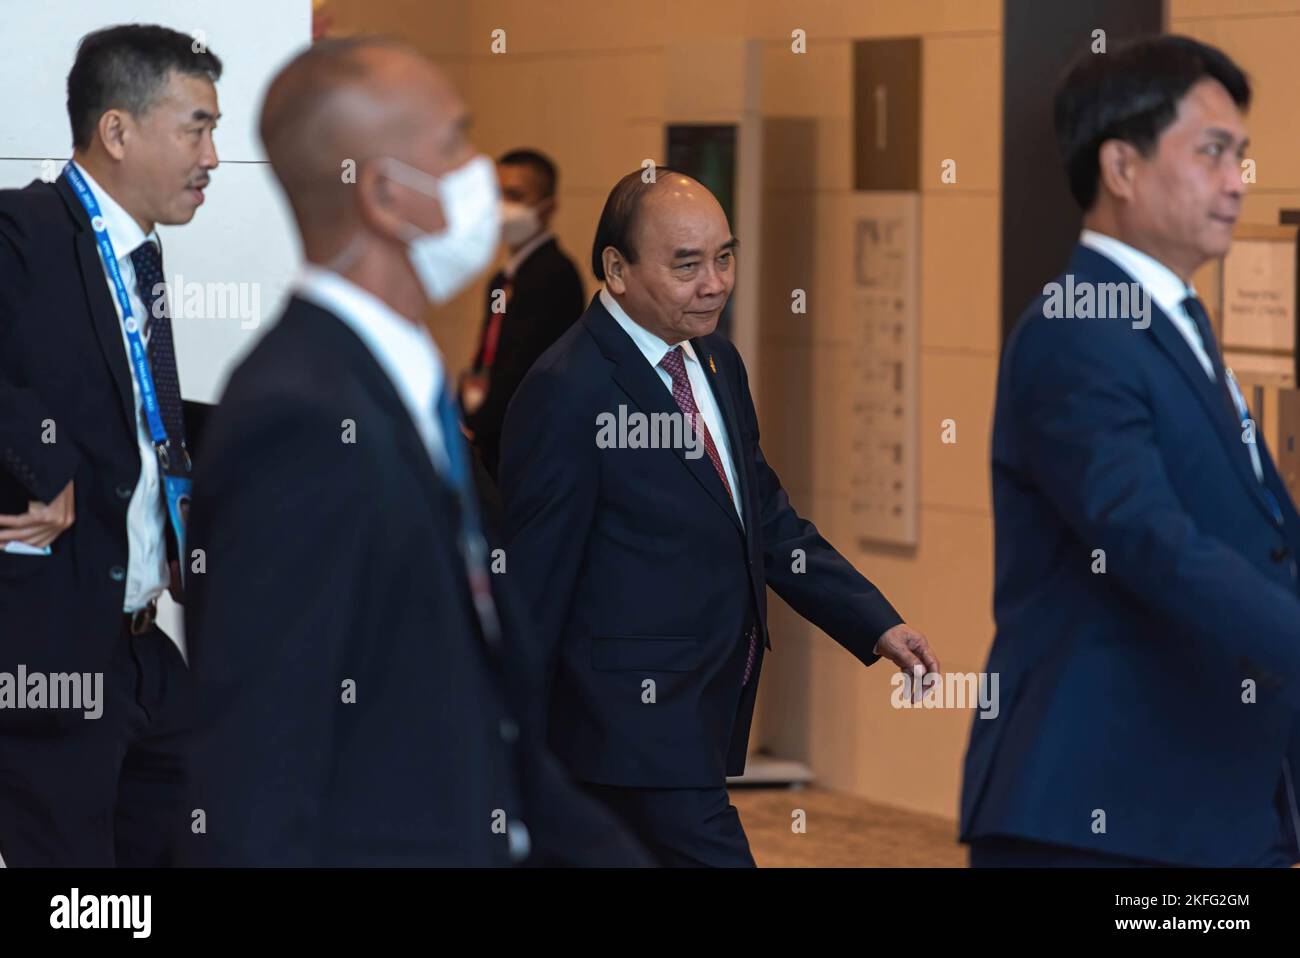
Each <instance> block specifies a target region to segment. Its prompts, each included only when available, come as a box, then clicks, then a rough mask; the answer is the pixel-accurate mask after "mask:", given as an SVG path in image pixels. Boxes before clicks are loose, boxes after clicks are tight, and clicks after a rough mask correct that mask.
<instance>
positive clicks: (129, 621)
mask: <svg viewBox="0 0 1300 958" xmlns="http://www.w3.org/2000/svg"><path fill="white" fill-rule="evenodd" d="M157 618H158V600H156V599H152V600H150V602H149V604H148V605H146V606H144V608H141V609H136V610H135V611H134V612H123V613H122V623H123V626H124V627H125V628H126V630H127V631H128V632H129V633H131V634H132V635H144V634H145V633H146V632H148V631H149V630H150V629H152V628H153V624H154V620H155V619H157Z"/></svg>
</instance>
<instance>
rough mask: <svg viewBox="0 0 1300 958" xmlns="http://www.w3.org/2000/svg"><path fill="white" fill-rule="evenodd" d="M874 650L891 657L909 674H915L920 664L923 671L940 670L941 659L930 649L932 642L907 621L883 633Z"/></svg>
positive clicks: (880, 654)
mask: <svg viewBox="0 0 1300 958" xmlns="http://www.w3.org/2000/svg"><path fill="white" fill-rule="evenodd" d="M872 652H873V653H874V654H876V655H879V656H883V657H884V658H886V659H889V661H891V662H893V663H894V664H895V665H897V666H898V668H899V670H900V671H903V672H906V673H907V674H908V675H915V674H916V669H917V667H918V666H920V668H921V671H922V672H923V673H929V672H938V671H939V660H938V658H936V657H935V654H934V653H933V652H931V651H930V643H929V642H928V641H927V640H926V638H925V636H923V635H922V634H921V633H920V632H918V631H916V629H914V628H912V627H911V626H910V625H908V624H907V623H906V622H900V623H899V624H898V625H896V626H894V627H893V628H892V629H889V630H888V631H886V632H885V633H884V634H883V635H881V637H880V638H879V639H877V640H876V647H875V648H874V649H872Z"/></svg>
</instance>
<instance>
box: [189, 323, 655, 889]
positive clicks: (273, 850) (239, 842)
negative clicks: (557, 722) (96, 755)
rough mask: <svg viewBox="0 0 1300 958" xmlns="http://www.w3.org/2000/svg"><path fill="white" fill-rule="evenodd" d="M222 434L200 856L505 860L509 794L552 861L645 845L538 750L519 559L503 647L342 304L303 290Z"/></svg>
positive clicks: (214, 859) (207, 601) (230, 859)
mask: <svg viewBox="0 0 1300 958" xmlns="http://www.w3.org/2000/svg"><path fill="white" fill-rule="evenodd" d="M346 423H352V424H354V425H355V438H356V441H355V443H344V442H343V441H342V438H343V431H344V428H345V424H346ZM205 444H206V450H205V453H206V454H205V456H204V457H203V458H202V459H201V461H200V463H199V468H198V475H197V478H196V480H195V490H194V502H193V508H192V522H191V528H190V539H191V541H192V543H193V546H194V548H201V549H203V550H205V554H206V565H207V570H206V572H204V573H203V574H201V575H193V576H191V578H190V583H189V601H188V603H187V618H186V626H187V634H188V637H189V645H190V659H191V668H192V670H193V672H194V674H195V677H196V682H197V687H198V721H197V728H196V747H195V759H194V779H195V786H196V796H195V799H194V803H195V807H196V808H202V809H204V810H205V811H206V813H207V834H206V835H200V836H196V840H195V845H194V849H193V858H194V860H195V861H196V862H198V863H211V864H229V865H377V864H398V865H489V864H505V863H507V862H508V861H509V857H508V845H507V838H506V836H505V834H502V833H500V832H497V831H494V830H493V828H492V825H493V816H494V815H498V816H499V815H500V814H501V813H504V814H505V816H507V818H508V819H509V820H512V821H513V820H516V819H520V818H522V820H523V821H524V823H525V825H526V826H527V827H528V829H529V830H530V831H531V833H532V842H533V847H534V849H535V855H534V859H533V860H534V861H543V862H550V861H566V862H570V863H626V862H635V861H639V860H640V858H639V854H640V853H639V851H638V850H637V849H635V848H634V847H633V846H632V845H631V843H630V841H629V840H628V839H626V837H625V836H624V835H623V833H622V832H621V831H620V830H619V829H618V828H617V826H615V825H614V823H613V821H612V820H611V819H609V818H608V816H607V815H605V814H604V813H603V812H602V811H601V810H600V809H598V808H597V807H595V806H594V804H592V803H591V802H590V801H588V800H586V799H584V798H583V797H581V796H580V795H578V794H577V793H576V792H575V791H574V787H573V786H572V785H571V784H570V783H569V782H567V781H566V780H565V779H564V778H563V777H562V775H561V774H560V772H559V770H558V765H557V764H556V763H555V762H554V760H553V759H550V758H549V757H548V756H546V755H545V754H544V752H543V750H542V749H541V748H540V747H539V746H538V744H537V733H536V730H535V727H530V725H529V723H528V722H526V721H525V718H526V716H527V715H529V714H530V713H529V707H528V705H527V702H526V700H525V695H526V688H527V684H528V683H527V681H526V680H525V677H526V674H527V671H528V670H527V668H526V666H525V667H520V668H518V669H516V668H515V665H514V663H512V659H511V657H512V655H513V649H514V648H515V641H514V639H513V636H514V635H515V634H516V630H517V629H518V628H519V627H520V623H519V621H518V617H517V616H516V615H514V613H513V609H512V607H511V605H510V601H509V596H508V594H507V593H506V592H505V589H504V585H503V582H502V578H503V577H499V576H494V577H493V579H494V580H495V581H494V583H493V588H494V591H495V593H496V598H497V603H498V606H499V607H500V608H501V611H502V615H503V618H504V619H505V623H506V627H507V636H508V641H507V643H506V645H505V648H504V649H503V650H502V651H501V652H500V653H497V652H494V650H493V649H491V648H489V647H488V645H487V644H486V643H485V641H484V639H483V637H482V633H481V631H480V629H479V626H478V620H477V618H476V616H475V613H474V608H473V605H472V603H471V599H470V592H469V587H468V584H467V580H466V575H465V570H464V565H463V562H462V559H461V556H460V553H459V550H458V549H457V547H456V537H457V529H458V526H459V522H460V518H459V506H458V504H457V502H456V498H455V494H454V492H453V491H452V490H451V489H450V488H449V487H448V486H447V485H445V484H444V483H443V481H442V480H441V478H440V477H439V475H438V474H437V472H436V470H435V468H434V466H433V464H432V462H431V461H430V459H429V455H428V453H427V451H426V449H425V447H424V445H423V443H422V441H421V439H420V437H419V434H418V432H417V431H416V428H415V425H414V424H413V423H412V421H411V419H410V416H409V415H408V413H407V411H406V408H405V407H404V406H403V405H402V402H401V400H400V399H399V397H398V395H397V393H396V391H395V389H394V388H393V386H392V384H391V382H390V381H389V379H388V378H387V376H386V374H385V373H384V371H383V369H382V367H380V365H379V364H378V362H377V361H376V360H375V359H374V357H373V356H372V354H371V353H370V351H369V350H368V348H367V347H366V346H365V344H364V343H362V341H361V340H360V339H358V338H357V336H356V335H355V334H354V333H353V332H352V331H351V330H350V329H349V328H348V327H347V326H346V324H344V323H343V322H342V321H341V320H339V319H338V318H337V317H335V316H333V315H331V314H330V313H328V312H326V311H324V310H322V309H320V308H318V307H316V306H314V305H312V304H310V303H307V302H305V301H303V300H299V299H293V300H291V301H290V304H289V306H288V309H287V311H286V312H285V314H284V317H283V319H282V320H281V321H280V322H279V324H278V325H277V326H276V327H275V328H273V329H272V330H271V331H270V332H269V333H268V334H267V335H266V337H265V338H264V339H263V340H262V341H261V342H260V343H259V344H258V345H257V347H256V348H255V349H254V350H253V352H252V353H251V354H250V355H249V356H248V358H247V359H246V360H245V361H244V362H243V364H242V365H241V366H240V367H239V368H238V369H237V370H236V372H235V373H234V375H233V376H232V378H231V380H230V384H229V386H228V388H227V390H226V393H225V395H224V397H223V399H222V402H221V404H220V405H219V406H218V407H217V409H216V411H215V412H214V413H213V415H212V417H211V420H210V422H209V423H208V426H207V435H206V438H205ZM527 648H528V647H527V645H525V646H524V650H525V651H527ZM349 691H351V692H354V695H355V702H353V703H346V702H345V701H344V699H345V693H347V692H349ZM498 810H499V811H498Z"/></svg>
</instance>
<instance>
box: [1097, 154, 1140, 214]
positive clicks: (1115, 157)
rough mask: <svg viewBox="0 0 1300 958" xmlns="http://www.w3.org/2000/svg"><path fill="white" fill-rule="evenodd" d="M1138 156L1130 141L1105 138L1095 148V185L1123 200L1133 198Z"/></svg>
mask: <svg viewBox="0 0 1300 958" xmlns="http://www.w3.org/2000/svg"><path fill="white" fill-rule="evenodd" d="M1139 159H1140V156H1139V154H1138V151H1137V147H1135V146H1134V145H1133V144H1132V143H1125V142H1124V141H1123V140H1106V141H1105V142H1104V143H1102V145H1101V146H1100V148H1098V150H1097V186H1098V188H1099V189H1102V188H1104V189H1105V190H1106V192H1108V193H1111V194H1112V195H1114V196H1115V197H1117V198H1119V199H1123V200H1129V199H1132V198H1133V191H1134V189H1135V188H1136V186H1135V181H1136V180H1137V173H1138V160H1139Z"/></svg>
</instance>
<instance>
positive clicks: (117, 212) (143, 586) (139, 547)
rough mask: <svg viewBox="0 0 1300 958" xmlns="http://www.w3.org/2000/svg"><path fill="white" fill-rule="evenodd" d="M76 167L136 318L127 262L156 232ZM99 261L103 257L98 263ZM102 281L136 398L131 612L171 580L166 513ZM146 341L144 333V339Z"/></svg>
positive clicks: (129, 519)
mask: <svg viewBox="0 0 1300 958" xmlns="http://www.w3.org/2000/svg"><path fill="white" fill-rule="evenodd" d="M77 169H78V171H80V173H81V175H82V176H83V177H84V178H85V180H86V186H87V187H89V189H90V192H91V194H92V195H93V196H94V197H95V202H96V203H98V204H99V212H100V214H101V215H102V216H103V218H104V228H105V229H106V230H107V231H108V238H109V239H110V240H111V241H112V243H113V252H114V254H116V256H117V268H118V270H119V271H120V272H121V274H122V282H123V283H124V284H125V286H126V294H127V298H128V299H129V300H130V302H131V313H132V314H133V315H134V316H135V317H137V319H139V318H140V317H144V316H146V315H147V313H146V310H145V306H144V302H143V301H142V300H141V299H140V291H139V290H137V289H136V284H135V264H134V263H132V262H131V253H132V252H133V251H134V250H135V249H136V247H138V246H139V245H140V244H141V243H143V242H145V240H146V239H147V240H149V241H151V242H153V243H154V244H155V245H158V246H161V244H160V243H159V242H158V234H157V232H156V231H155V232H153V233H150V234H149V235H148V236H147V237H146V236H145V235H144V230H142V229H140V224H139V223H137V222H136V221H135V220H134V219H133V218H132V217H131V214H130V213H128V212H127V211H126V210H124V209H123V208H122V206H121V204H120V203H118V202H117V200H115V199H113V197H111V196H109V195H108V193H106V192H105V191H104V188H103V187H102V186H100V185H99V184H98V183H96V182H95V179H94V177H92V176H91V175H90V174H89V173H87V172H86V171H85V169H83V168H82V166H81V165H80V164H77ZM100 265H101V266H103V263H102V262H101V263H100ZM104 282H105V283H107V284H108V298H109V299H110V300H112V303H113V309H114V310H115V312H116V313H117V325H118V331H119V332H120V333H121V334H122V350H123V351H124V352H125V354H126V362H127V367H128V368H129V369H130V370H131V394H132V397H133V400H134V402H135V425H136V442H137V444H138V445H139V447H140V478H139V480H138V481H137V482H136V484H135V492H133V493H132V495H131V502H130V504H129V505H128V506H127V509H126V541H127V563H126V597H125V599H124V600H123V603H122V608H123V610H124V611H126V612H134V611H135V610H136V609H141V608H143V607H144V606H146V605H148V604H149V602H150V601H152V600H153V599H156V598H158V596H159V595H161V594H162V592H163V590H164V589H166V588H167V585H168V583H169V582H170V581H171V576H170V574H169V572H168V569H167V539H166V536H167V531H166V530H167V521H168V520H167V516H166V510H165V509H164V507H163V493H162V478H161V476H160V474H159V469H158V453H157V452H155V451H154V446H153V440H152V439H150V437H149V423H148V421H147V420H146V419H145V415H144V402H143V400H142V399H141V398H140V383H139V382H138V381H137V380H136V378H135V366H134V364H133V363H132V362H131V347H130V344H129V341H128V340H127V337H126V329H125V328H124V327H123V326H122V306H121V304H120V303H118V301H117V288H116V287H115V286H114V285H113V278H112V277H111V276H110V275H109V273H108V269H107V268H106V267H105V268H104ZM141 326H142V329H141V333H140V335H141V338H142V339H144V338H145V329H144V328H143V327H144V324H143V322H142V323H141ZM146 342H147V339H146ZM172 641H173V642H175V643H176V644H177V646H179V647H180V649H181V652H182V654H184V651H185V648H184V644H183V640H182V639H181V638H180V637H179V636H172Z"/></svg>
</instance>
